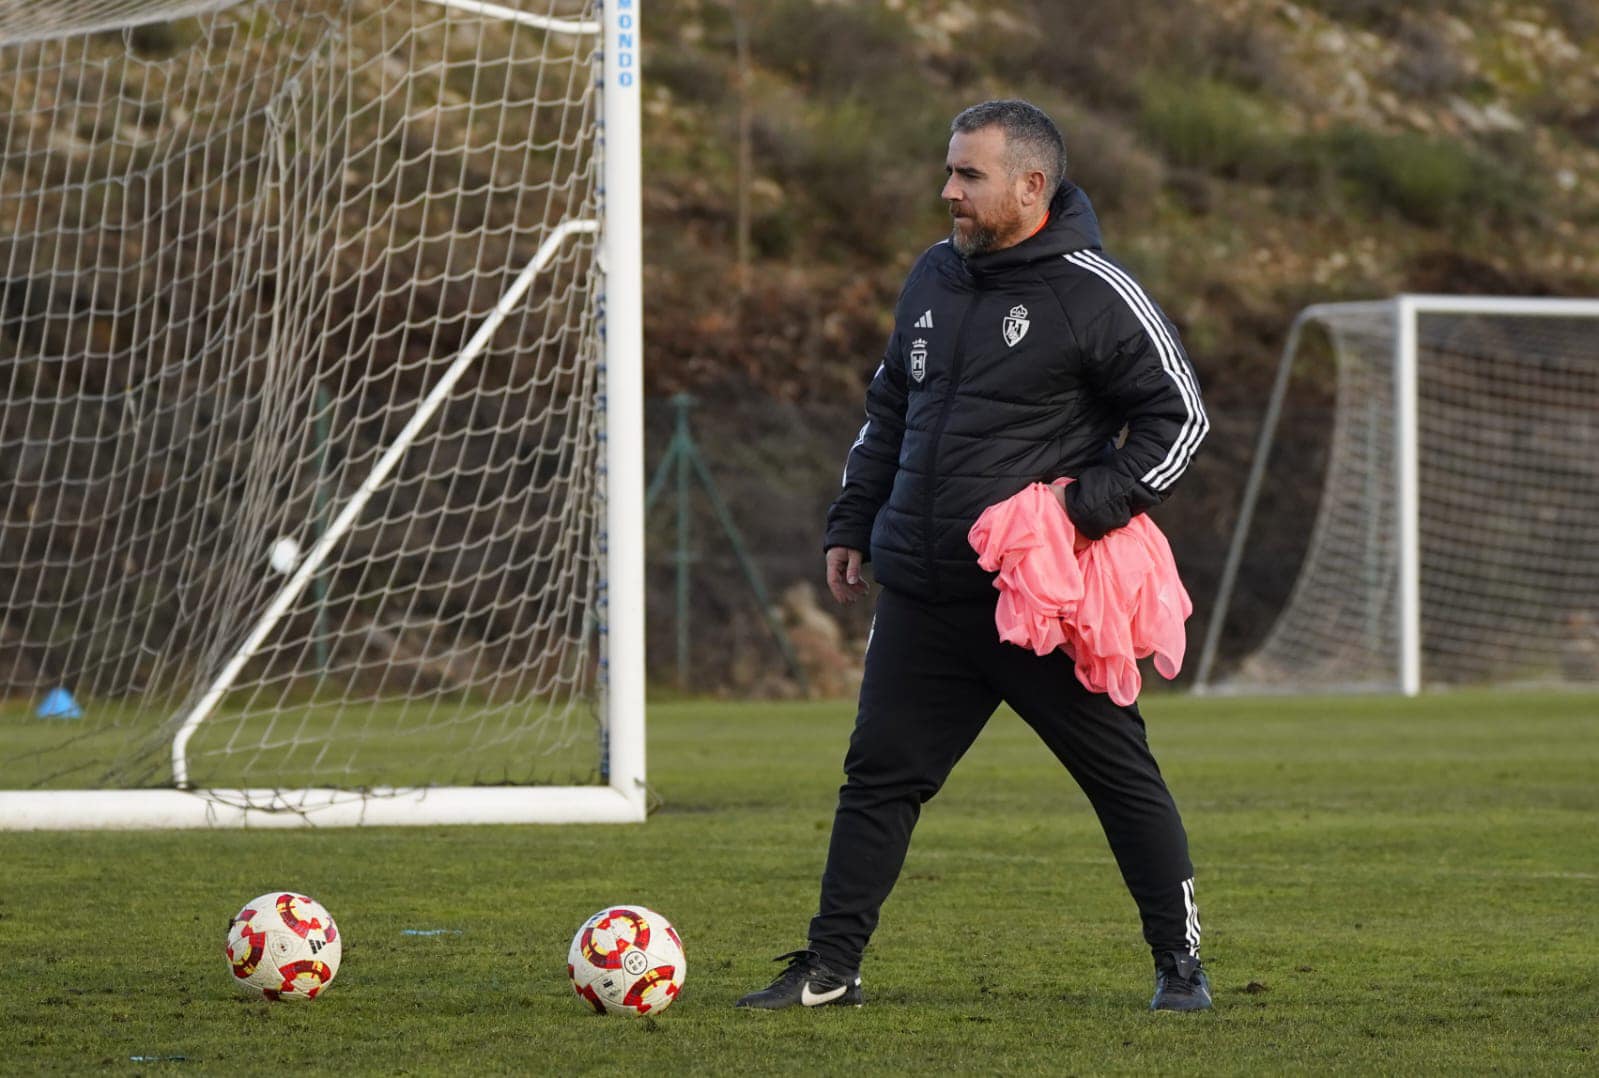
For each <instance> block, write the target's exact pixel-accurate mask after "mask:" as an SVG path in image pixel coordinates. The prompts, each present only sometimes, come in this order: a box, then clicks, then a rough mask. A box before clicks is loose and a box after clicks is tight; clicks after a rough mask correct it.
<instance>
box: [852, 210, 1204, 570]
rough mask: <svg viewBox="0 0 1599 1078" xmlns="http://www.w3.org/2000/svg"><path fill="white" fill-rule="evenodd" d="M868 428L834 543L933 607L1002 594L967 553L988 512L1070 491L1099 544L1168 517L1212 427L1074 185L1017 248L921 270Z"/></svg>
mask: <svg viewBox="0 0 1599 1078" xmlns="http://www.w3.org/2000/svg"><path fill="white" fill-rule="evenodd" d="M866 417H867V422H866V425H865V426H864V427H862V428H861V432H860V436H859V437H858V438H857V439H856V440H855V444H854V445H853V446H851V447H850V451H849V458H848V461H847V463H846V465H845V470H844V489H843V491H842V492H841V493H840V494H839V496H838V499H837V501H835V502H834V503H833V506H832V508H831V509H830V510H829V511H828V514H827V533H826V538H825V540H824V544H823V545H824V546H826V547H834V546H845V547H851V548H854V549H856V550H862V551H866V552H868V556H869V558H870V560H871V562H872V564H873V572H874V575H875V576H876V578H877V581H878V583H880V584H882V585H884V586H885V587H889V588H893V589H895V590H897V591H902V592H905V593H908V594H910V595H914V596H917V597H919V598H922V599H924V600H928V601H935V602H936V601H940V600H950V599H960V598H975V597H981V596H992V595H993V594H994V590H993V586H992V583H991V581H992V575H991V574H989V573H986V572H984V571H983V570H982V569H981V568H980V567H979V566H978V564H977V556H976V554H975V553H974V552H973V550H972V548H971V546H970V545H969V544H968V543H967V541H966V533H967V531H968V530H969V529H970V528H971V526H972V522H973V521H975V520H976V519H977V516H978V514H980V513H981V512H982V511H983V510H984V509H985V508H987V507H988V506H990V505H993V504H994V503H995V502H998V501H1001V500H1003V499H1005V498H1008V497H1010V496H1011V495H1012V494H1015V493H1016V492H1017V491H1019V490H1021V489H1022V488H1023V487H1025V486H1027V485H1028V484H1029V483H1033V482H1038V481H1046V482H1047V481H1049V480H1051V479H1055V478H1056V477H1058V476H1063V475H1065V476H1073V477H1075V478H1076V480H1077V482H1075V483H1073V484H1072V486H1071V487H1070V488H1068V490H1067V509H1068V512H1069V513H1070V515H1071V518H1072V521H1073V523H1075V524H1076V525H1077V527H1078V528H1079V529H1080V530H1081V531H1082V532H1083V533H1085V534H1086V535H1088V536H1089V537H1090V538H1098V537H1099V536H1101V535H1103V534H1105V533H1106V532H1108V531H1111V530H1112V529H1115V528H1119V527H1121V526H1122V525H1124V524H1126V523H1127V522H1128V520H1130V519H1131V518H1132V515H1133V514H1134V513H1140V512H1143V511H1144V510H1145V509H1148V508H1149V507H1150V506H1153V505H1155V504H1156V503H1158V502H1160V501H1161V500H1162V499H1163V498H1164V497H1165V496H1166V494H1167V492H1168V491H1169V490H1170V489H1171V486H1172V484H1173V483H1174V482H1176V480H1177V478H1178V477H1179V476H1180V475H1182V473H1183V470H1184V469H1185V468H1186V467H1187V466H1188V462H1189V460H1190V459H1191V458H1192V456H1193V453H1194V450H1195V449H1196V448H1197V447H1198V445H1199V442H1200V440H1201V439H1202V438H1204V436H1205V432H1206V430H1207V429H1208V427H1209V424H1208V421H1207V420H1206V418H1205V412H1204V408H1203V406H1202V405H1201V403H1200V398H1199V383H1198V380H1197V379H1196V378H1195V377H1194V370H1193V367H1192V365H1191V364H1190V363H1189V361H1188V357H1187V355H1186V354H1185V353H1184V351H1183V347H1182V344H1181V342H1179V341H1178V339H1177V331H1176V330H1175V329H1174V328H1173V326H1172V324H1171V322H1170V321H1168V320H1167V318H1166V316H1165V315H1164V314H1162V313H1161V311H1160V308H1158V307H1157V306H1156V305H1155V303H1154V301H1153V300H1151V299H1150V298H1149V297H1148V296H1147V295H1146V294H1145V293H1144V290H1143V289H1142V288H1141V287H1139V285H1138V283H1137V282H1136V281H1134V280H1133V279H1132V277H1131V276H1130V275H1129V274H1128V273H1127V271H1126V270H1124V269H1122V268H1121V266H1119V265H1118V264H1117V263H1115V262H1114V261H1112V260H1111V259H1110V258H1108V257H1106V256H1105V254H1104V252H1102V251H1101V250H1100V239H1099V224H1098V222H1097V221H1096V220H1095V218H1094V210H1093V207H1092V206H1090V205H1089V202H1088V198H1087V196H1086V195H1084V194H1083V192H1082V191H1081V190H1080V189H1078V188H1076V187H1074V186H1072V185H1070V184H1063V185H1062V187H1061V190H1060V191H1059V192H1057V193H1056V195H1055V198H1054V200H1053V201H1052V202H1051V204H1050V213H1049V219H1048V221H1047V222H1046V223H1045V225H1044V227H1043V228H1042V229H1041V230H1040V231H1039V232H1037V233H1036V234H1034V235H1033V236H1032V237H1030V238H1029V239H1027V240H1024V241H1023V242H1021V243H1019V244H1017V245H1015V246H1013V247H1008V248H1006V249H1004V250H1002V251H995V252H991V253H988V254H983V255H976V256H974V257H972V258H970V259H963V258H962V257H961V256H960V255H959V254H957V253H956V252H955V249H954V248H953V247H952V246H951V245H950V243H949V241H947V240H946V241H944V242H942V243H939V244H936V245H935V246H933V247H931V248H930V249H928V251H927V252H926V253H925V254H923V255H922V257H921V258H920V259H918V260H917V263H916V265H915V266H914V267H913V268H912V270H911V272H910V276H909V277H908V278H907V279H906V282H905V287H904V290H903V291H902V292H901V293H900V298H899V302H898V304H897V305H896V307H895V311H894V334H893V336H892V337H891V338H890V339H889V342H888V350H887V352H886V354H885V355H884V357H883V363H882V366H880V367H879V368H878V370H877V374H876V376H875V377H873V379H872V384H871V388H870V389H868V390H867V394H866ZM1124 425H1125V426H1126V428H1127V437H1126V439H1125V441H1124V442H1122V444H1121V445H1120V446H1118V445H1117V444H1116V441H1115V439H1116V436H1117V434H1118V432H1119V431H1120V430H1121V429H1122V427H1123V426H1124Z"/></svg>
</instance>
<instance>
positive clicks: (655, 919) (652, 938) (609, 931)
mask: <svg viewBox="0 0 1599 1078" xmlns="http://www.w3.org/2000/svg"><path fill="white" fill-rule="evenodd" d="M566 972H567V974H568V975H569V976H570V977H571V978H572V988H573V989H574V990H575V991H576V992H577V994H578V995H579V996H580V997H582V998H583V999H586V1000H588V1002H589V1004H590V1005H591V1006H592V1007H593V1008H594V1009H595V1010H596V1011H598V1012H599V1013H601V1014H607V1013H609V1014H626V1015H632V1016H634V1017H637V1016H640V1015H646V1014H648V1015H655V1014H660V1013H661V1012H662V1011H664V1010H666V1008H668V1007H670V1006H671V1005H672V1001H673V1000H675V999H677V994H678V992H679V991H681V990H682V988H683V976H684V974H685V973H687V972H688V960H687V959H686V958H685V957H684V955H683V941H682V939H680V938H679V937H678V934H677V929H675V928H673V927H672V924H671V922H670V921H668V920H667V919H666V918H665V917H662V916H661V915H660V914H658V913H656V912H655V911H654V910H649V909H645V908H644V907H643V906H607V907H606V908H605V909H603V910H601V911H600V912H599V913H596V914H595V915H594V916H593V917H590V918H589V919H588V920H587V921H584V922H583V927H582V928H580V929H578V930H577V935H576V936H573V937H572V948H571V950H569V951H568V952H567V956H566Z"/></svg>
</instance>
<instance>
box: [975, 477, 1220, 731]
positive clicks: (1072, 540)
mask: <svg viewBox="0 0 1599 1078" xmlns="http://www.w3.org/2000/svg"><path fill="white" fill-rule="evenodd" d="M1070 482H1071V480H1070V479H1057V480H1056V481H1055V485H1056V486H1065V485H1066V484H1068V483H1070ZM966 538H967V541H968V542H969V543H971V545H972V549H973V550H975V551H977V562H978V564H979V565H981V566H982V567H983V568H984V569H987V570H988V571H989V572H997V573H998V574H999V575H998V576H997V577H996V578H995V580H994V587H996V588H998V589H999V601H998V603H997V604H996V605H995V607H994V625H995V627H996V628H997V629H998V630H999V638H1000V639H1001V640H1003V641H1005V642H1007V643H1010V644H1016V645H1017V646H1019V647H1025V648H1031V649H1032V650H1033V651H1034V652H1035V653H1036V654H1039V655H1047V654H1049V653H1050V652H1051V651H1055V650H1057V649H1058V650H1060V651H1064V652H1065V653H1066V654H1067V655H1069V656H1071V658H1072V661H1073V663H1074V664H1075V665H1076V669H1077V680H1078V681H1080V682H1082V683H1083V685H1084V686H1085V687H1086V688H1088V689H1089V690H1090V691H1092V692H1102V693H1107V694H1109V696H1110V698H1111V699H1112V700H1114V701H1115V702H1116V703H1118V704H1120V705H1122V706H1123V707H1125V706H1127V705H1129V704H1131V703H1132V702H1133V701H1135V700H1137V699H1138V692H1139V689H1140V688H1142V687H1143V679H1142V677H1141V676H1140V675H1139V672H1138V660H1139V659H1142V658H1144V657H1145V656H1148V655H1153V656H1154V657H1155V670H1156V672H1158V673H1159V674H1160V675H1161V676H1162V677H1164V678H1166V679H1168V680H1170V679H1171V678H1174V677H1176V676H1177V673H1178V671H1180V670H1181V669H1182V665H1183V654H1184V652H1185V651H1186V650H1187V647H1188V636H1187V633H1185V632H1184V630H1183V623H1184V622H1185V621H1187V620H1188V616H1189V615H1190V614H1192V613H1193V612H1194V604H1193V602H1192V601H1191V600H1190V599H1189V597H1188V591H1187V589H1185V588H1184V587H1183V582H1182V580H1181V579H1180V578H1179V577H1178V575H1177V563H1176V562H1175V561H1174V560H1173V558H1172V553H1171V545H1170V544H1169V543H1167V542H1166V536H1165V535H1164V534H1162V532H1161V530H1160V529H1159V528H1158V527H1156V526H1155V522H1154V521H1152V520H1150V519H1149V517H1147V516H1145V515H1143V514H1139V515H1138V516H1135V517H1133V519H1132V520H1131V521H1130V522H1129V523H1128V525H1127V526H1126V527H1125V528H1118V529H1117V530H1116V531H1113V532H1111V533H1110V534H1108V535H1106V536H1105V537H1104V538H1102V539H1099V540H1097V541H1095V542H1091V543H1089V544H1088V545H1087V546H1086V547H1084V548H1083V549H1082V550H1081V551H1079V552H1077V553H1073V547H1074V546H1075V545H1076V541H1077V529H1076V528H1075V527H1073V526H1072V522H1071V518H1070V517H1069V516H1067V515H1066V514H1065V513H1064V512H1062V511H1061V507H1060V505H1059V503H1057V502H1056V501H1055V496H1054V495H1053V494H1052V493H1051V492H1050V488H1049V487H1048V486H1046V485H1044V484H1043V483H1034V484H1032V485H1031V486H1029V487H1027V488H1025V489H1023V490H1021V491H1020V492H1018V493H1017V494H1015V495H1013V496H1012V497H1009V498H1006V499H1005V500H1004V501H1002V502H1000V503H998V504H997V505H991V506H989V507H988V508H987V509H985V510H983V513H982V515H981V516H979V517H978V518H977V522H976V523H975V524H973V525H972V528H971V531H970V532H968V533H967V536H966Z"/></svg>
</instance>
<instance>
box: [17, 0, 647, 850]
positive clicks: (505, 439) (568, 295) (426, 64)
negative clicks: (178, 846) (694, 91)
mask: <svg viewBox="0 0 1599 1078" xmlns="http://www.w3.org/2000/svg"><path fill="white" fill-rule="evenodd" d="M535 9H536V10H535ZM636 35H637V28H636V5H635V4H633V3H631V2H620V3H616V4H609V5H600V4H597V3H581V2H562V0H513V2H510V3H507V4H490V3H479V2H476V0H438V2H430V0H348V2H347V0H275V2H240V3H229V2H220V0H218V2H196V0H188V2H182V0H166V2H157V0H42V2H35V3H29V4H26V5H0V377H3V384H0V385H3V389H0V391H3V392H4V404H3V418H0V491H3V493H0V513H3V516H0V528H3V531H0V592H3V593H4V594H5V595H6V602H5V605H4V609H3V612H0V616H3V619H4V621H3V623H0V630H3V635H0V701H3V703H0V738H3V739H4V742H5V744H6V760H5V763H4V764H3V765H0V786H4V787H8V788H9V790H8V792H6V793H0V825H5V826H12V827H78V826H184V825H211V824H218V823H249V824H251V825H257V826H259V825H263V824H265V825H288V824H301V823H307V822H309V823H319V824H321V823H354V822H369V823H386V822H410V821H416V822H428V821H434V820H442V821H463V822H464V821H493V820H551V821H560V820H584V819H595V820H631V819H640V818H642V816H643V815H644V811H645V803H644V795H645V790H644V785H643V783H644V751H643V686H642V671H643V663H642V651H643V645H642V630H641V626H640V617H641V611H640V610H639V609H638V608H639V606H640V605H641V603H640V600H639V598H638V597H639V596H641V595H642V576H643V571H642V564H643V559H642V549H641V547H642V541H641V538H640V536H641V528H640V523H639V519H638V518H639V515H640V512H641V506H642V501H643V487H642V479H641V475H642V449H641V442H640V434H639V431H640V428H641V420H642V403H641V396H640V392H641V391H640V377H639V362H640V360H639V352H640V341H641V331H640V315H639V255H638V247H639V214H638V101H637V95H638V88H637V80H636V75H637V70H636V64H635V57H636Z"/></svg>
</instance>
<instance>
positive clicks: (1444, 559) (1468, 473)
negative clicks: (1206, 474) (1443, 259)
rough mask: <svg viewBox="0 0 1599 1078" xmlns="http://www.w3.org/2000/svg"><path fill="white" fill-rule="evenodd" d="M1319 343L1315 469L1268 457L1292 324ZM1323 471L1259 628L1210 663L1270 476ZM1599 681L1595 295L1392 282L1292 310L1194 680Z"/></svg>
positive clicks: (1277, 684) (1392, 685)
mask: <svg viewBox="0 0 1599 1078" xmlns="http://www.w3.org/2000/svg"><path fill="white" fill-rule="evenodd" d="M1307 329H1319V330H1321V331H1324V332H1325V334H1326V336H1327V339H1328V341H1329V342H1330V345H1331V349H1330V355H1331V361H1332V367H1331V370H1330V371H1328V372H1312V376H1319V373H1325V374H1327V375H1329V376H1330V377H1331V378H1332V379H1333V380H1334V382H1335V395H1336V406H1335V410H1334V413H1333V415H1334V418H1333V430H1332V439H1331V444H1330V447H1329V450H1328V457H1327V466H1326V474H1325V476H1305V475H1281V474H1273V473H1272V472H1271V470H1270V469H1269V468H1268V467H1267V464H1268V460H1269V457H1270V451H1271V443H1272V439H1273V436H1274V432H1275V430H1276V427H1277V423H1278V419H1279V416H1280V415H1281V410H1282V406H1283V401H1284V397H1285V394H1286V392H1287V389H1288V386H1289V382H1290V377H1289V376H1290V373H1291V372H1293V371H1294V370H1295V366H1296V362H1298V361H1299V360H1300V359H1301V358H1302V355H1301V353H1302V352H1303V351H1304V350H1303V349H1302V348H1301V344H1302V343H1303V342H1304V340H1305V337H1304V331H1305V330H1307ZM1271 483H1296V484H1308V483H1319V484H1320V489H1321V500H1320V505H1319V509H1318V511H1317V515H1316V517H1315V523H1314V525H1313V526H1312V528H1311V533H1310V539H1309V545H1308V548H1307V551H1306V554H1305V558H1304V563H1303V565H1302V566H1301V567H1300V569H1299V573H1298V576H1297V579H1296V581H1295V583H1294V586H1293V589H1292V592H1291V594H1290V596H1289V598H1288V601H1287V604H1286V606H1285V607H1284V608H1283V610H1282V612H1281V614H1280V615H1279V617H1278V618H1277V621H1276V623H1275V625H1274V626H1273V627H1272V629H1271V631H1270V633H1269V634H1268V635H1267V636H1266V638H1265V640H1264V641H1263V642H1261V643H1260V645H1259V647H1258V648H1257V649H1256V650H1254V651H1253V653H1251V654H1250V655H1249V656H1248V657H1247V658H1246V659H1244V660H1243V661H1242V663H1241V664H1239V665H1237V666H1236V667H1235V668H1234V669H1232V670H1228V671H1225V672H1222V673H1220V674H1218V672H1217V670H1216V652H1217V641H1218V639H1219V638H1220V636H1221V628H1222V625H1223V623H1224V620H1225V618H1226V616H1227V611H1228V608H1229V606H1230V604H1231V601H1232V599H1233V597H1234V595H1235V592H1237V591H1238V590H1242V589H1247V588H1249V587H1250V580H1251V576H1252V574H1253V573H1255V572H1257V571H1260V567H1259V566H1254V565H1252V563H1251V561H1250V559H1249V557H1248V550H1247V538H1248V535H1249V531H1250V527H1251V522H1252V519H1253V516H1254V510H1255V507H1256V505H1257V503H1258V501H1259V498H1260V496H1261V491H1262V489H1263V487H1265V486H1267V485H1268V484H1271ZM1595 681H1599V301H1588V300H1558V299H1519V298H1499V297H1464V296H1402V297H1399V298H1398V299H1395V300H1391V301H1387V302H1380V303H1345V304H1331V305H1325V306H1317V307H1311V308H1309V309H1307V310H1306V311H1304V312H1303V313H1302V314H1301V315H1300V316H1299V318H1298V320H1296V322H1295V324H1294V327H1293V330H1292V332H1291V333H1290V337H1289V343H1288V347H1287V348H1286V349H1285V351H1284V354H1283V360H1282V366H1281V367H1280V369H1279V372H1278V377H1277V382H1276V385H1275V387H1274V389H1273V393H1272V397H1271V400H1270V403H1269V405H1268V408H1267V415H1266V420H1265V423H1264V425H1263V428H1262V433H1261V439H1260V444H1259V446H1258V448H1257V451H1256V454H1255V461H1254V468H1253V471H1252V473H1251V475H1250V478H1249V482H1248V486H1247V489H1246V493H1245V497H1244V503H1243V508H1242V511H1241V513H1240V516H1239V520H1238V524H1237V526H1236V529H1235V532H1234V535H1233V541H1232V547H1231V549H1230V551H1229V555H1228V560H1227V564H1226V567H1225V570H1224V573H1223V579H1222V583H1221V586H1220V590H1219V595H1218V598H1217V602H1216V604H1215V607H1214V609H1213V612H1212V617H1211V622H1210V625H1209V628H1208V631H1207V633H1206V638H1205V644H1204V649H1203V652H1202V654H1201V659H1200V664H1199V668H1198V672H1197V688H1198V689H1200V690H1202V691H1203V690H1218V691H1220V690H1226V691H1237V692H1260V691H1267V692H1269V691H1296V692H1305V691H1338V690H1349V689H1371V690H1383V691H1395V690H1398V691H1403V692H1405V693H1407V694H1414V693H1416V692H1418V691H1419V690H1420V689H1421V688H1422V687H1423V686H1444V685H1462V684H1504V683H1526V684H1537V685H1550V684H1555V683H1570V682H1578V683H1592V682H1595Z"/></svg>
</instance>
